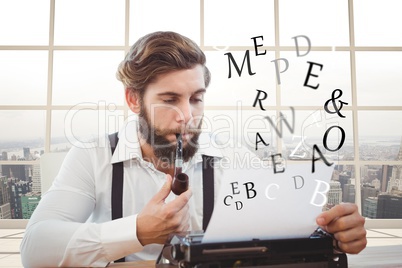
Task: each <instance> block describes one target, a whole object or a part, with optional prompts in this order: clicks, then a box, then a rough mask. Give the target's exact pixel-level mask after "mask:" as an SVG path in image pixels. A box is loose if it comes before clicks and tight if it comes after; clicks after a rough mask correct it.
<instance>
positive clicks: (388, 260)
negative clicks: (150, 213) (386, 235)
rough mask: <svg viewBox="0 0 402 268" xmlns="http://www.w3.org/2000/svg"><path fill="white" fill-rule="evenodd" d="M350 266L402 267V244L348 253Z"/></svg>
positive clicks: (117, 267) (145, 264) (146, 265)
mask: <svg viewBox="0 0 402 268" xmlns="http://www.w3.org/2000/svg"><path fill="white" fill-rule="evenodd" d="M348 264H349V268H378V267H381V268H396V267H402V245H394V246H381V247H367V248H366V249H364V250H363V251H362V252H360V254H357V255H348ZM108 267H113V268H121V267H137V268H138V267H141V268H150V267H155V261H138V262H127V263H112V264H110V265H109V266H108Z"/></svg>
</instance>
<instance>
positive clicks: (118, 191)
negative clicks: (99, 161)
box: [109, 132, 126, 262]
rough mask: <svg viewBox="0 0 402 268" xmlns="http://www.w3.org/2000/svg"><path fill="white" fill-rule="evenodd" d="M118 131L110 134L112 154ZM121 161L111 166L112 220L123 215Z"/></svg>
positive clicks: (123, 260) (119, 260)
mask: <svg viewBox="0 0 402 268" xmlns="http://www.w3.org/2000/svg"><path fill="white" fill-rule="evenodd" d="M117 135H118V132H116V133H113V134H110V135H109V140H110V148H111V150H112V155H113V153H114V151H115V150H116V146H117V143H118V142H119V137H118V136H117ZM123 178H124V176H123V162H117V163H114V164H113V168H112V220H115V219H119V218H122V217H123ZM125 261H126V259H125V258H124V257H123V258H121V259H118V260H115V261H114V262H125Z"/></svg>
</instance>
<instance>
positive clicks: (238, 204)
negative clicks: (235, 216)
mask: <svg viewBox="0 0 402 268" xmlns="http://www.w3.org/2000/svg"><path fill="white" fill-rule="evenodd" d="M235 204H236V209H237V210H240V209H242V208H243V203H242V202H241V201H236V202H235Z"/></svg>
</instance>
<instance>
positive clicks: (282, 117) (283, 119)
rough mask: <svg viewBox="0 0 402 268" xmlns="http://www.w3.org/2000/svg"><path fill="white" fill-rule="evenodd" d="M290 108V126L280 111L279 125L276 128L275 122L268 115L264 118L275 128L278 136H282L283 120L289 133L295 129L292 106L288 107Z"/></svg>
mask: <svg viewBox="0 0 402 268" xmlns="http://www.w3.org/2000/svg"><path fill="white" fill-rule="evenodd" d="M290 109H291V110H292V126H290V124H289V123H288V121H287V120H286V119H285V118H286V116H284V115H283V114H282V113H280V116H279V124H280V127H279V128H277V127H276V125H275V123H274V122H273V121H272V119H271V118H270V117H269V116H266V117H265V118H266V119H267V120H268V121H269V123H270V124H271V126H272V127H273V128H274V129H275V131H276V134H278V136H279V137H280V138H282V134H283V126H282V122H284V123H285V124H286V126H287V127H288V129H289V130H290V133H292V134H293V132H294V131H295V110H294V108H293V107H290Z"/></svg>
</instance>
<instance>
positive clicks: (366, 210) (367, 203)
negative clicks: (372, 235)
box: [362, 197, 378, 219]
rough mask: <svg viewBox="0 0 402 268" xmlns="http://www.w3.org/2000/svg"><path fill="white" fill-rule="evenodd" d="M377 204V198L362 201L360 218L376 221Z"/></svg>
mask: <svg viewBox="0 0 402 268" xmlns="http://www.w3.org/2000/svg"><path fill="white" fill-rule="evenodd" d="M377 204H378V198H377V197H369V198H367V199H366V200H364V204H363V211H362V216H363V217H367V218H370V219H376V218H377Z"/></svg>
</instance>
